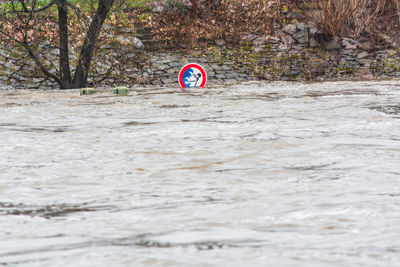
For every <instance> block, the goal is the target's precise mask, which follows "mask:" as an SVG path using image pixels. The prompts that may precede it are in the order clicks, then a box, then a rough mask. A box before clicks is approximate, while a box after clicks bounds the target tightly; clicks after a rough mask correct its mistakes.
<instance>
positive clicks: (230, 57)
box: [0, 3, 400, 88]
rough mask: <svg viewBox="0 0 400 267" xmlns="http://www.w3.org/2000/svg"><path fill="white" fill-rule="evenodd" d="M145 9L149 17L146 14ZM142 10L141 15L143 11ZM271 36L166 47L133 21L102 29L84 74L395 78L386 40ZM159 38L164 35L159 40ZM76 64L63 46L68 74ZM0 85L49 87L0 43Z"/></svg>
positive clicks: (394, 48)
mask: <svg viewBox="0 0 400 267" xmlns="http://www.w3.org/2000/svg"><path fill="white" fill-rule="evenodd" d="M148 5H149V6H147V8H143V11H141V12H142V13H140V12H139V13H138V14H140V15H137V17H140V16H141V15H146V16H148V18H151V16H153V17H155V18H157V16H162V14H164V13H162V12H163V10H165V9H167V6H166V5H165V4H163V3H158V4H156V5H151V4H150V3H149V4H148ZM149 8H152V13H151V14H152V15H148V12H149ZM146 12H147V13H146ZM284 19H285V23H284V24H274V30H273V33H271V34H265V33H264V34H260V33H258V34H241V35H240V36H238V37H237V38H239V40H238V41H237V42H232V40H230V39H229V36H227V37H226V38H225V39H224V38H220V39H212V40H207V41H205V42H197V43H196V44H188V43H185V42H183V41H182V42H175V43H171V42H168V40H166V39H163V36H162V35H158V34H157V29H156V26H157V25H156V26H154V23H153V24H152V23H150V22H146V21H144V22H143V21H141V22H139V21H136V22H135V30H134V31H132V29H131V28H129V27H128V28H115V26H112V25H108V24H106V25H104V27H103V28H104V36H103V38H104V39H110V40H112V41H110V42H102V43H101V44H100V45H99V47H98V48H97V50H96V53H95V55H94V60H93V64H92V69H91V73H90V76H89V84H90V86H93V87H104V86H128V87H129V86H133V85H136V84H138V85H173V84H177V76H178V73H179V70H180V68H181V67H182V66H184V65H185V64H187V63H190V62H195V63H199V64H201V65H203V67H204V68H205V69H206V71H207V74H208V84H221V83H235V82H241V81H254V80H267V81H338V80H382V79H391V78H399V77H400V46H399V45H398V44H397V43H396V42H393V40H394V39H393V38H392V39H391V38H390V37H388V35H387V34H384V33H382V34H381V36H382V38H386V39H385V40H386V41H385V42H383V43H384V45H383V44H382V45H376V44H374V43H371V41H365V40H364V41H361V40H355V39H351V38H345V37H342V38H339V37H336V38H333V39H332V38H331V39H326V36H325V35H324V34H323V33H322V32H321V29H320V28H318V27H317V26H315V24H314V23H313V22H311V21H303V20H301V19H300V18H296V19H293V14H288V15H286V17H284ZM164 38H165V37H164ZM38 47H39V48H40V49H41V55H40V57H41V58H42V60H43V62H44V65H45V66H46V67H47V68H48V69H49V70H50V72H52V73H55V74H57V72H58V69H59V63H58V56H59V51H58V49H57V47H56V46H50V45H48V44H46V43H43V44H39V46H38ZM77 60H78V58H77V53H76V51H74V50H73V49H72V48H71V51H70V62H71V66H72V67H71V70H72V71H74V67H73V66H74V65H75V64H76V62H77ZM0 86H3V87H4V86H12V87H14V88H53V87H54V88H57V87H58V86H57V85H56V84H55V83H54V82H53V81H51V80H50V79H48V78H47V77H45V76H44V75H43V74H42V73H41V71H40V70H39V69H38V68H37V67H36V66H35V64H34V62H33V60H31V59H30V58H29V57H27V56H26V52H25V51H24V50H23V49H22V48H19V47H18V46H14V45H12V44H3V45H0Z"/></svg>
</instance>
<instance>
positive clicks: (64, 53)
mask: <svg viewBox="0 0 400 267" xmlns="http://www.w3.org/2000/svg"><path fill="white" fill-rule="evenodd" d="M65 1H66V0H60V2H59V4H58V31H59V32H58V34H59V39H60V80H61V85H60V86H61V89H67V88H71V72H70V69H69V56H68V54H69V51H68V9H67V7H66V5H65Z"/></svg>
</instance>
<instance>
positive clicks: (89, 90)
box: [81, 88, 96, 95]
mask: <svg viewBox="0 0 400 267" xmlns="http://www.w3.org/2000/svg"><path fill="white" fill-rule="evenodd" d="M95 93H96V90H95V89H94V88H82V89H81V95H93V94H95Z"/></svg>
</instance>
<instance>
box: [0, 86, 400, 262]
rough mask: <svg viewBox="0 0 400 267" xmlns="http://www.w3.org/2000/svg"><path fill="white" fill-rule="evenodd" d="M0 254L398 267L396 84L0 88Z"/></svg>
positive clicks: (399, 116)
mask: <svg viewBox="0 0 400 267" xmlns="http://www.w3.org/2000/svg"><path fill="white" fill-rule="evenodd" d="M0 265H6V266H14V265H17V266H400V81H383V82H332V83H319V84H296V83H271V84H264V83H248V84H239V85H235V86H230V87H210V88H208V89H207V90H205V91H194V92H192V93H181V92H179V90H177V89H176V88H136V89H134V90H133V91H132V93H131V94H130V95H129V96H124V97H118V96H113V95H112V92H111V91H102V92H99V93H98V94H96V95H91V96H84V97H82V96H79V92H78V91H74V90H68V91H46V90H18V91H14V90H0Z"/></svg>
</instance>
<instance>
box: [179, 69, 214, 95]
mask: <svg viewBox="0 0 400 267" xmlns="http://www.w3.org/2000/svg"><path fill="white" fill-rule="evenodd" d="M178 81H179V86H180V87H181V91H186V90H187V89H188V88H192V87H200V88H204V87H205V86H206V83H207V73H206V71H205V69H204V68H203V67H202V66H200V65H199V64H196V63H190V64H187V65H185V66H184V67H183V68H182V69H181V71H180V72H179V76H178Z"/></svg>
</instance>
